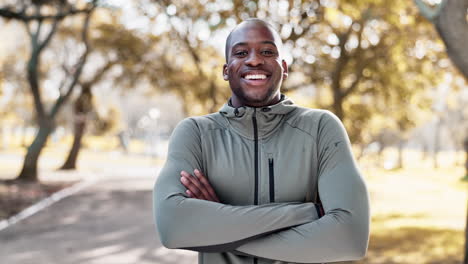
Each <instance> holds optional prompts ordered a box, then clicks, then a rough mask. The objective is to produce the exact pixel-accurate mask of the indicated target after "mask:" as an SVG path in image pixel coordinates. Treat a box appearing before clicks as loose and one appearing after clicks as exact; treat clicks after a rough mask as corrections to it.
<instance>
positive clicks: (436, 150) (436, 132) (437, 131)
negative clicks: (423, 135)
mask: <svg viewBox="0 0 468 264" xmlns="http://www.w3.org/2000/svg"><path fill="white" fill-rule="evenodd" d="M441 125H442V119H441V117H438V118H437V121H436V123H435V126H436V127H435V129H434V152H433V156H432V159H433V160H432V161H433V167H434V169H437V168H438V167H439V162H438V159H437V156H438V155H439V149H440V144H439V141H440V129H441Z"/></svg>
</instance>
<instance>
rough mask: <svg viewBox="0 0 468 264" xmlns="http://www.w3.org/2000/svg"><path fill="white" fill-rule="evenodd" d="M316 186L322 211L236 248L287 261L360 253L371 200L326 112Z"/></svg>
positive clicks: (344, 257) (359, 255) (341, 130)
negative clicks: (299, 222) (302, 221)
mask: <svg viewBox="0 0 468 264" xmlns="http://www.w3.org/2000/svg"><path fill="white" fill-rule="evenodd" d="M317 145H318V164H319V168H318V175H319V180H318V189H319V193H320V198H321V200H322V205H323V207H324V210H325V215H324V216H322V217H321V218H320V219H318V220H316V221H312V222H310V223H305V224H303V225H299V226H295V227H292V228H289V229H286V230H284V231H279V232H275V233H272V234H269V235H266V236H263V237H260V238H258V239H255V240H252V241H249V242H248V243H245V244H243V245H242V246H240V247H238V248H237V250H236V251H237V252H239V253H243V254H247V255H251V256H257V257H261V258H267V259H274V260H281V261H285V262H299V263H319V262H320V263H322V262H335V261H350V260H356V259H360V258H362V257H364V255H365V254H366V251H367V246H368V241H369V222H370V219H369V198H368V191H367V188H366V185H365V183H364V180H363V178H362V176H361V174H360V172H359V170H358V168H357V165H356V163H355V161H354V158H353V155H352V151H351V144H350V142H349V139H348V136H347V134H346V131H345V129H344V127H343V125H342V123H341V121H340V120H339V119H338V118H337V117H336V116H334V115H333V114H331V113H329V112H326V114H325V116H324V117H322V119H321V122H320V125H319V131H318V138H317Z"/></svg>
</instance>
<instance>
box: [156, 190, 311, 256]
mask: <svg viewBox="0 0 468 264" xmlns="http://www.w3.org/2000/svg"><path fill="white" fill-rule="evenodd" d="M155 199H156V201H155V210H154V211H155V219H156V223H157V227H158V230H159V233H160V237H161V241H162V243H163V244H164V245H165V246H166V247H168V248H185V249H192V250H197V251H230V250H234V249H235V248H237V247H238V246H239V245H240V244H242V243H246V242H248V241H249V238H255V237H257V236H259V235H264V234H268V233H271V232H273V231H277V230H281V229H284V228H289V227H293V226H297V225H301V224H304V223H308V222H311V221H313V220H315V219H317V218H318V216H317V214H316V211H315V209H314V204H312V203H304V204H301V203H284V204H266V205H258V206H254V205H251V206H231V205H224V204H221V203H215V202H209V201H204V200H198V199H191V198H186V197H184V196H183V195H180V194H179V195H177V194H175V195H171V196H169V197H158V195H157V194H156V195H155Z"/></svg>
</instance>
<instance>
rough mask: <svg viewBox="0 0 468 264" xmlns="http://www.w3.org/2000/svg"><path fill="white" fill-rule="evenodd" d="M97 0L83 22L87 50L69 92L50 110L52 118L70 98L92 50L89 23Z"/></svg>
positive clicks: (77, 66)
mask: <svg viewBox="0 0 468 264" xmlns="http://www.w3.org/2000/svg"><path fill="white" fill-rule="evenodd" d="M95 2H96V1H93V4H92V6H91V8H90V9H89V12H88V13H86V17H85V21H84V24H83V30H82V33H81V36H82V39H83V43H84V44H85V51H84V53H83V54H82V55H81V58H80V59H79V61H78V63H77V65H76V70H75V72H74V74H73V78H72V81H71V83H70V85H69V86H68V90H67V92H66V93H65V94H64V95H60V97H59V98H58V99H57V101H56V102H55V104H54V106H53V107H52V110H51V111H50V117H52V118H54V117H55V115H56V114H57V113H58V111H59V110H60V108H61V107H62V105H63V104H64V103H65V102H66V101H67V100H68V98H69V97H70V95H71V94H72V92H73V89H74V88H75V86H76V84H77V83H78V79H79V78H80V76H81V72H82V71H83V66H84V64H85V63H86V59H87V57H88V54H89V52H90V46H89V41H88V31H89V23H90V19H91V15H92V13H93V11H94V9H95V8H96V5H95Z"/></svg>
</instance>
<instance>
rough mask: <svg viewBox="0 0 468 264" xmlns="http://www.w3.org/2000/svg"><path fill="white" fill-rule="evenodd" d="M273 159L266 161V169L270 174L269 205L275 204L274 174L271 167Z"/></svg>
mask: <svg viewBox="0 0 468 264" xmlns="http://www.w3.org/2000/svg"><path fill="white" fill-rule="evenodd" d="M273 165H274V163H273V158H269V159H268V168H269V174H270V203H274V202H275V172H274V167H273Z"/></svg>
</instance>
